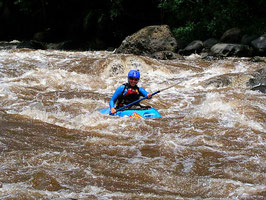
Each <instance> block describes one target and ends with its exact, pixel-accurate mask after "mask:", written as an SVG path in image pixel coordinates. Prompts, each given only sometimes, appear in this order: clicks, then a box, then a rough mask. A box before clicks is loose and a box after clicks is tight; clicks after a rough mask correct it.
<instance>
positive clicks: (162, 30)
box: [115, 25, 177, 56]
mask: <svg viewBox="0 0 266 200" xmlns="http://www.w3.org/2000/svg"><path fill="white" fill-rule="evenodd" d="M176 48H177V42H176V39H175V38H174V37H173V35H172V33H171V31H170V29H169V26H168V25H161V26H148V27H145V28H143V29H141V30H139V31H138V32H136V33H134V34H133V35H131V36H128V37H127V38H126V39H125V40H124V41H123V42H122V44H121V45H120V47H119V48H118V49H117V50H116V51H115V53H126V54H135V55H144V56H151V55H152V54H153V53H155V52H158V51H171V52H175V50H176Z"/></svg>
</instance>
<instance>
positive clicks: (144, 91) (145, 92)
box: [139, 87, 152, 99]
mask: <svg viewBox="0 0 266 200" xmlns="http://www.w3.org/2000/svg"><path fill="white" fill-rule="evenodd" d="M139 92H140V93H141V94H142V95H143V96H144V97H148V99H150V98H151V95H152V93H148V92H147V91H146V90H145V89H143V88H141V87H139Z"/></svg>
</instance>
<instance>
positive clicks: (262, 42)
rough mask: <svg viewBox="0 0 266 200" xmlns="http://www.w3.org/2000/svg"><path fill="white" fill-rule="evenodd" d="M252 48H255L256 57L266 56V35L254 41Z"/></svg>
mask: <svg viewBox="0 0 266 200" xmlns="http://www.w3.org/2000/svg"><path fill="white" fill-rule="evenodd" d="M251 46H252V47H253V48H254V50H255V53H256V55H259V56H266V34H264V35H262V36H261V37H259V38H257V39H255V40H253V41H252V42H251Z"/></svg>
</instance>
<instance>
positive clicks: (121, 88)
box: [109, 85, 125, 113]
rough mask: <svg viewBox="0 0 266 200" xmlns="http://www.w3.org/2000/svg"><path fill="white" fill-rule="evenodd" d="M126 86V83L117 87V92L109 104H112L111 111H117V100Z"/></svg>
mask: <svg viewBox="0 0 266 200" xmlns="http://www.w3.org/2000/svg"><path fill="white" fill-rule="evenodd" d="M124 88H125V86H124V85H121V86H119V87H118V88H117V89H116V91H115V93H114V94H113V96H112V98H111V99H110V101H109V106H110V110H111V113H116V110H115V101H116V100H117V98H118V97H119V95H121V94H122V92H123V90H124Z"/></svg>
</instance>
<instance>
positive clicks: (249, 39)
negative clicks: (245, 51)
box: [241, 35, 259, 46]
mask: <svg viewBox="0 0 266 200" xmlns="http://www.w3.org/2000/svg"><path fill="white" fill-rule="evenodd" d="M258 37H259V36H258V35H244V36H243V37H242V38H241V44H244V45H249V46H250V45H251V42H252V41H253V40H255V39H257V38H258Z"/></svg>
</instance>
